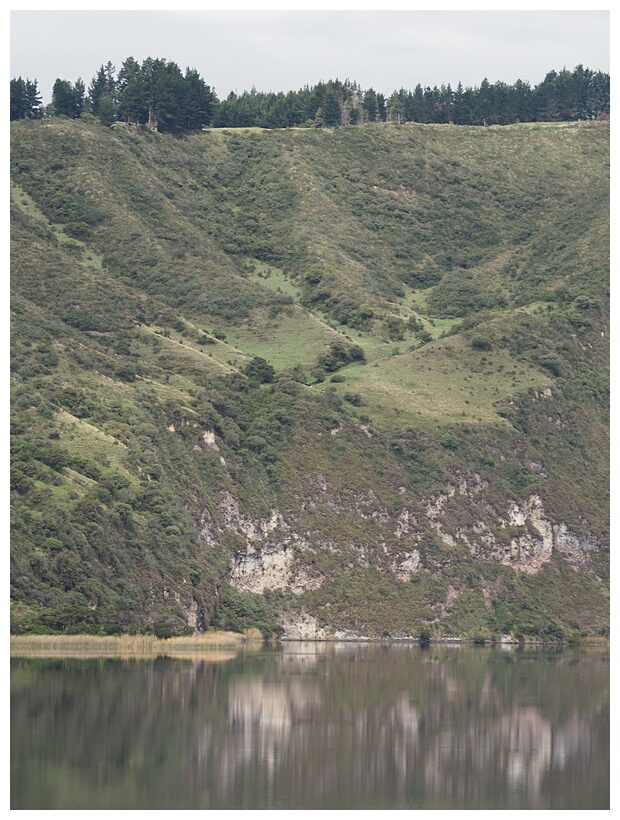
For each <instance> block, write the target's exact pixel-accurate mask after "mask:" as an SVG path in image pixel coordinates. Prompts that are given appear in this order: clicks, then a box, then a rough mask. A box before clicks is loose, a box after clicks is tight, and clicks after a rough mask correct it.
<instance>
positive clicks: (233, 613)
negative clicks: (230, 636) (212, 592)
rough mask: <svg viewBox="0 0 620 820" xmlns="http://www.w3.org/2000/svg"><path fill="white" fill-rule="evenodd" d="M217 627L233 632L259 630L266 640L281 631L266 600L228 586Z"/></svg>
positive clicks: (225, 590)
mask: <svg viewBox="0 0 620 820" xmlns="http://www.w3.org/2000/svg"><path fill="white" fill-rule="evenodd" d="M215 626H217V627H218V628H219V629H226V630H230V631H232V632H243V631H244V630H245V629H251V628H254V629H259V630H260V631H261V632H262V633H263V635H264V636H265V637H266V638H267V637H270V636H272V635H275V634H278V632H279V631H280V630H279V627H278V623H277V621H276V619H275V617H274V614H273V612H272V611H271V607H270V605H269V602H268V600H267V599H266V598H264V597H263V596H262V595H252V594H250V593H244V592H238V591H237V590H236V589H234V588H233V587H230V586H228V585H226V586H224V587H223V588H222V592H221V597H220V601H219V604H218V607H217V615H216V618H215Z"/></svg>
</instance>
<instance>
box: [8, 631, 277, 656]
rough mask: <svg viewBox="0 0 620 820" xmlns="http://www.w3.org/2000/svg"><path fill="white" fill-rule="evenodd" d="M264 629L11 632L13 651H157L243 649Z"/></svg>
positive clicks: (124, 653) (257, 640) (258, 638)
mask: <svg viewBox="0 0 620 820" xmlns="http://www.w3.org/2000/svg"><path fill="white" fill-rule="evenodd" d="M262 641H263V638H262V636H261V634H260V632H259V631H258V630H256V629H248V630H246V631H245V632H244V633H243V634H240V633H238V632H203V633H201V634H199V635H190V636H187V637H182V638H157V637H155V636H154V635H11V654H23V653H28V654H31V653H32V654H35V653H36V654H66V653H71V654H73V653H78V654H80V655H81V654H84V655H86V654H88V655H93V654H94V655H122V656H132V655H146V656H148V655H157V654H166V655H170V654H175V655H180V654H184V653H186V652H187V653H196V652H201V651H212V650H214V649H228V648H229V649H240V648H242V647H245V646H248V645H253V646H256V645H259V644H261V643H262Z"/></svg>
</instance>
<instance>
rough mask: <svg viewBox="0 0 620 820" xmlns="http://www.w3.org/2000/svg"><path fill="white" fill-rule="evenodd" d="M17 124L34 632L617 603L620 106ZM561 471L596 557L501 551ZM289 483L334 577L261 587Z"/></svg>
mask: <svg viewBox="0 0 620 820" xmlns="http://www.w3.org/2000/svg"><path fill="white" fill-rule="evenodd" d="M12 139H13V142H12V155H11V159H12V191H11V193H12V199H11V216H12V253H13V257H12V283H13V303H12V333H13V336H12V362H11V368H12V378H13V383H12V418H11V434H12V438H11V455H12V465H11V487H12V502H13V513H12V524H13V546H12V574H11V591H12V621H13V629H14V630H15V631H17V632H49V631H58V632H93V633H115V632H126V631H145V630H146V631H151V632H154V633H155V634H157V635H160V636H166V635H173V634H176V635H181V634H185V633H190V632H192V631H193V630H194V629H195V628H197V629H205V628H207V627H209V626H217V627H220V628H223V629H234V630H243V629H246V628H250V627H253V626H257V627H259V628H260V629H261V630H262V631H263V632H264V633H265V634H268V633H271V632H274V631H277V629H278V621H279V618H280V617H281V615H282V613H284V612H288V613H289V614H291V613H292V614H293V615H294V614H295V612H298V611H299V612H309V613H311V614H313V615H314V616H315V617H316V618H317V619H318V623H320V624H324V625H326V626H329V627H332V628H334V629H350V630H352V631H353V632H357V633H358V634H359V633H364V634H373V635H382V634H384V633H386V634H387V633H389V634H394V635H396V634H411V635H419V634H432V635H442V634H454V633H458V634H462V635H469V636H470V637H473V636H483V637H491V636H493V635H496V634H498V633H500V632H504V633H505V632H511V633H513V634H515V635H519V634H520V635H528V636H534V637H539V638H540V637H547V638H554V637H555V638H557V637H570V636H576V635H579V634H595V633H600V632H604V631H605V630H606V629H607V628H608V626H607V625H608V597H607V593H606V589H607V586H608V532H607V514H608V497H607V493H606V489H607V486H608V481H607V458H606V452H607V441H608V409H607V396H608V378H607V376H608V361H607V335H608V290H607V286H608V250H607V249H608V225H609V218H608V204H607V202H608V201H607V195H608V190H607V181H606V180H607V160H608V124H607V123H598V122H597V123H577V124H558V125H548V124H533V125H520V126H508V127H504V128H501V129H499V128H490V129H482V128H480V129H476V128H472V129H460V128H456V127H447V126H419V125H418V126H416V125H406V126H400V127H398V126H391V125H387V124H386V125H380V124H376V125H369V126H367V127H365V128H355V129H353V128H351V129H343V130H341V131H338V132H336V133H333V134H330V133H325V132H313V131H303V132H301V131H288V132H284V131H280V132H275V133H274V132H271V133H266V132H254V131H243V130H238V131H230V132H226V131H212V132H205V133H203V134H200V135H194V136H191V137H186V138H183V139H179V138H175V137H173V136H169V135H164V134H157V133H153V132H151V131H148V130H140V129H133V128H127V127H123V126H121V125H117V126H115V127H114V128H112V129H103V128H101V127H100V126H98V125H95V124H89V123H85V122H70V121H68V120H57V119H51V120H43V121H22V122H17V123H14V124H13V126H12ZM592 180H596V181H597V182H596V185H593V184H592ZM543 395H544V400H543V399H542V398H541V396H543ZM474 475H477V476H479V477H480V479H481V480H482V481H484V482H485V483H486V485H487V489H486V490H485V503H486V504H487V506H488V508H489V509H488V510H487V512H484V510H482V509H481V508H480V509H479V508H476V507H475V506H474V500H472V498H469V497H468V496H467V495H464V496H460V495H458V494H457V495H455V496H454V497H453V498H451V499H450V500H449V502H448V505H447V507H446V511H445V521H446V526H448V525H449V527H450V528H451V529H450V531H451V532H455V533H457V532H460V533H462V534H463V535H466V536H467V538H468V539H469V543H470V544H472V545H474V544H477V545H478V546H477V547H476V549H478V550H479V554H477V555H476V554H474V551H473V547H472V548H471V549H468V548H467V547H466V546H465V543H464V542H459V541H458V540H457V541H456V542H455V544H454V545H452V546H450V545H449V543H447V541H446V539H443V540H442V538H441V537H440V533H438V531H437V530H436V529H434V528H433V526H432V525H431V523H430V521H429V519H428V518H427V516H426V513H425V510H426V508H427V505H428V503H430V502H429V500H432V499H434V498H438V497H439V495H440V494H441V493H445V492H446V486H447V485H449V484H454V483H455V482H456V483H458V481H459V480H462V478H463V477H467V478H468V480H470V482H471V480H472V476H474ZM533 496H538V497H540V498H541V499H542V500H543V502H544V509H545V512H546V514H547V516H548V517H549V519H550V520H551V521H553V522H555V523H556V524H558V525H559V524H560V522H561V523H562V524H564V525H565V526H566V527H567V528H568V529H569V530H570V531H571V532H573V533H578V534H579V533H581V534H583V536H584V537H587V538H588V539H589V542H590V543H595V544H596V545H597V547H596V549H595V550H594V551H593V552H592V553H591V555H590V557H589V559H588V563H587V565H585V566H584V567H583V568H582V569H581V570H579V571H577V570H576V569H575V568H574V567H573V566H569V565H568V564H567V563H566V560H565V558H564V557H562V556H561V555H559V554H558V555H555V556H554V558H553V560H552V561H551V562H550V563H548V564H546V565H545V566H544V568H543V569H542V570H541V571H540V572H538V573H537V574H534V575H528V574H524V573H522V572H519V571H517V570H515V569H514V568H513V567H512V566H507V565H503V564H500V563H498V562H497V560H495V559H492V558H490V557H489V556H486V557H485V555H484V554H483V552H484V549H483V548H484V544H483V543H482V542H481V541H480V539H479V535H478V534H477V531H476V527H477V526H478V525H479V519H480V520H484V521H486V525H488V526H489V527H491V528H495V529H494V532H495V536H496V537H497V538H507V539H508V540H509V538H510V527H508V528H503V529H502V528H501V527H500V528H499V529H498V522H497V516H498V515H499V514H500V513H502V514H505V511H506V509H507V507H508V505H509V504H511V503H513V504H517V505H524V504H525V503H527V501H528V499H530V498H532V497H533ZM230 499H233V500H234V503H235V504H237V505H238V508H237V511H236V512H235V507H234V504H233V506H231V501H230ZM403 504H406V506H407V509H408V510H410V512H411V521H412V522H413V521H415V523H412V524H411V528H410V531H409V532H408V533H406V534H405V536H404V538H403V539H400V540H399V539H397V538H395V537H394V534H393V531H392V530H393V525H390V526H388V524H387V523H386V522H388V521H390V520H394V519H395V518H396V517H397V516H398V515H399V514H400V511H401V510H402V509H403ZM273 510H278V511H280V513H281V515H282V516H283V520H284V521H286V522H289V523H288V525H287V526H289V528H290V527H293V528H294V529H295V531H296V532H297V533H298V534H299V535H300V539H299V540H298V541H297V542H296V545H293V547H292V550H293V553H294V556H293V567H294V568H296V571H297V572H298V574H300V577H301V576H303V577H305V578H309V579H310V582H309V583H306V585H305V587H304V589H305V591H303V592H301V593H300V590H297V593H298V594H293V593H292V592H290V591H289V590H287V589H280V590H278V589H275V590H269V591H267V592H265V594H263V595H256V594H251V593H249V592H247V591H243V590H242V589H239V590H238V589H233V588H232V587H231V586H230V585H229V581H230V580H231V578H230V571H231V566H233V564H234V563H235V561H237V559H238V558H239V556H242V555H244V554H245V553H246V551H247V549H248V541H247V538H246V537H245V535H244V532H245V531H246V530H248V531H249V528H251V527H250V524H251V523H252V522H254V524H256V522H261V521H263V522H264V521H268V520H269V519H270V516H271V515H272V511H273ZM494 515H495V520H494ZM485 516H486V517H485ZM233 519H234V520H233ZM231 522H232V523H231ZM279 526H280V525H279ZM390 527H391V529H390ZM244 528H245V529H244ZM278 533H279V531H278V530H277V529H276V530H275V534H274V538H275V539H276V540H277V538H280V541H282V540H284V541H286V538H287V537H288V536H287V534H286V531H284V530H283V531H282V532H281V533H280V534H278ZM477 539H478V540H477ZM274 543H275V542H274ZM303 544H305V545H306V546H305V547H304V546H303ZM414 547H415V548H416V550H417V551H418V552H419V554H420V561H421V567H422V569H421V570H420V571H417V572H414V573H413V574H411V577H410V578H408V579H407V580H403V579H402V578H400V577H398V575H397V574H395V573H394V570H393V565H394V562H395V561H398V560H402V559H403V556H404V555H405V554H409V553H408V552H407V551H409V552H410V551H411V549H413V548H414ZM480 550H482V552H480ZM299 593H300V594H299Z"/></svg>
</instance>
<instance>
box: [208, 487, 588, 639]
mask: <svg viewBox="0 0 620 820" xmlns="http://www.w3.org/2000/svg"><path fill="white" fill-rule="evenodd" d="M314 487H315V492H314V493H312V492H311V493H309V495H308V496H307V497H306V498H304V499H300V503H299V506H298V507H297V509H288V510H285V511H283V510H280V509H277V508H273V509H272V510H271V511H270V513H269V515H268V516H265V517H262V518H256V519H252V518H249V517H247V516H244V515H243V514H242V512H241V511H240V509H239V503H238V501H237V500H236V499H235V498H234V497H233V495H232V494H231V493H229V492H224V493H222V494H221V496H220V499H219V502H218V509H219V523H218V524H217V525H215V524H214V523H213V521H206V520H205V519H203V522H202V530H201V537H202V539H203V541H204V542H205V543H206V544H207V545H208V546H209V547H210V548H216V547H217V545H218V544H219V543H220V540H221V537H222V535H223V534H224V533H225V532H228V533H233V534H234V535H235V536H236V538H237V543H238V547H237V548H236V550H235V551H234V554H233V556H232V558H231V563H230V568H229V574H228V580H229V583H230V584H231V586H233V587H234V588H236V589H237V590H239V591H242V592H248V593H264V592H266V591H273V590H279V591H282V592H291V593H293V594H294V595H296V596H302V595H303V594H304V593H307V592H309V591H313V590H320V589H321V587H322V586H323V584H324V583H325V581H326V574H325V573H324V572H321V571H320V569H317V566H316V557H317V556H319V555H325V554H327V555H331V556H339V557H340V558H342V556H346V563H347V565H348V567H349V568H352V567H354V566H357V567H360V568H368V567H371V568H374V569H378V571H379V572H381V573H383V574H391V575H392V576H393V577H394V578H395V579H397V580H398V581H400V582H408V581H411V579H412V577H413V576H416V575H426V576H430V577H433V576H436V577H441V574H442V572H443V571H445V569H446V568H447V567H450V566H451V565H454V564H456V563H458V561H459V556H460V555H462V551H463V550H466V551H467V553H468V554H469V555H470V556H471V557H472V558H473V559H475V560H476V561H481V562H487V563H491V564H499V565H502V566H505V567H509V568H511V569H513V570H515V571H517V572H518V573H523V574H524V575H529V576H533V575H536V574H538V573H540V572H541V570H542V569H543V568H544V567H545V566H546V565H548V564H549V563H551V562H553V561H554V559H555V558H556V556H561V558H562V559H563V560H564V561H565V562H566V563H567V564H568V565H569V566H570V567H572V568H573V569H574V570H576V571H588V570H589V569H590V563H591V558H592V556H593V555H595V554H596V552H597V550H598V549H599V548H600V541H599V539H597V538H596V537H595V536H593V535H592V534H591V533H589V532H588V530H587V525H586V522H584V529H583V530H582V531H581V532H579V533H576V532H573V531H572V530H571V529H570V528H569V527H568V525H567V524H566V523H565V522H562V521H559V522H555V521H553V520H552V519H550V517H549V516H547V514H546V512H545V507H544V503H543V500H542V499H541V497H540V496H539V495H537V494H533V495H531V496H530V497H529V498H528V499H527V500H526V501H524V502H521V503H518V502H516V501H508V502H507V503H506V505H505V506H504V507H503V508H500V509H498V508H497V507H496V501H495V500H494V499H492V498H491V497H490V495H491V489H492V488H490V487H489V483H488V482H487V481H486V480H484V479H483V478H482V477H481V476H480V475H479V474H477V473H473V474H472V475H470V476H463V475H458V476H455V478H454V481H453V482H451V483H449V484H447V485H446V487H445V489H444V491H443V492H441V493H438V494H437V495H434V496H432V497H429V498H427V499H423V500H422V501H420V500H419V499H416V498H415V497H412V496H411V494H410V493H408V492H407V490H406V489H405V488H404V487H402V488H400V490H401V491H400V493H399V504H398V507H397V508H395V509H388V508H387V507H384V506H382V505H381V504H380V502H379V500H378V498H377V496H376V494H375V493H374V491H373V489H372V488H368V490H367V491H366V492H363V493H357V494H355V495H353V496H351V497H350V498H349V499H348V501H347V502H345V501H343V497H342V494H341V493H338V492H337V491H336V489H335V488H333V487H330V486H329V484H328V482H327V480H326V478H325V477H324V476H323V475H320V474H319V475H317V476H316V479H315V481H314ZM455 505H458V511H457V515H456V516H455V515H454V511H453V509H452V508H453V507H454V506H455ZM319 507H320V508H322V509H323V510H326V511H328V513H329V515H328V516H327V518H326V520H325V521H324V525H323V527H322V529H321V530H316V529H315V530H309V529H304V528H303V521H304V511H305V510H306V509H307V508H312V509H314V510H316V509H317V508H319ZM345 515H346V516H351V517H355V518H357V519H360V520H361V521H363V522H369V523H370V522H372V525H373V529H372V532H370V531H369V533H368V536H369V537H368V538H367V539H366V540H365V539H364V538H363V537H362V538H359V537H356V538H352V539H350V540H345V539H342V538H340V539H334V538H333V536H331V537H330V523H329V522H330V520H333V521H335V517H338V516H345ZM330 516H331V519H330ZM436 539H439V541H440V542H441V543H442V544H443V545H444V546H445V548H446V551H445V552H443V553H441V554H440V555H438V554H437V551H436V550H430V549H429V548H428V544H429V542H433V541H436ZM459 594H460V590H459V589H458V585H457V587H456V588H455V587H454V586H452V585H450V586H448V588H447V591H446V596H445V599H444V601H443V603H441V605H440V608H439V612H440V614H441V613H444V614H445V613H446V612H448V611H449V610H450V608H451V606H452V604H453V602H454V600H455V599H456V598H457V597H458V595H459ZM484 594H485V596H486V597H487V599H488V593H487V592H486V591H485V593H484ZM487 602H488V601H487ZM280 622H281V627H282V630H283V635H284V637H286V638H288V639H306V638H307V639H317V640H321V639H332V638H333V639H337V638H340V639H347V638H352V637H355V636H357V637H372V633H371V634H370V635H368V636H364V635H361V634H360V632H359V631H356V630H355V629H338V628H334V627H332V626H329V625H325V624H322V623H321V622H320V620H319V619H318V618H317V616H316V615H315V614H312V613H311V612H309V611H308V610H307V609H306V608H304V607H302V610H300V611H298V612H297V614H291V613H288V614H287V612H286V610H285V611H283V612H282V613H281V616H280Z"/></svg>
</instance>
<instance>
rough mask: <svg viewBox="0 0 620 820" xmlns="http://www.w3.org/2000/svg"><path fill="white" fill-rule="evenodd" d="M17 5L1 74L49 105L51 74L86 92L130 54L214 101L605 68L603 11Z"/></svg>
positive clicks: (534, 79)
mask: <svg viewBox="0 0 620 820" xmlns="http://www.w3.org/2000/svg"><path fill="white" fill-rule="evenodd" d="M12 5H13V6H16V5H18V4H17V3H13V4H12ZM23 5H24V8H22V9H18V10H12V11H11V14H10V23H11V27H10V40H11V42H10V45H11V48H10V71H11V77H17V76H22V77H24V78H29V79H31V80H32V79H36V80H37V81H38V84H39V90H40V91H41V93H42V95H43V101H44V102H49V101H50V98H51V89H52V85H53V83H54V80H55V79H56V78H57V77H60V78H61V79H67V80H71V82H75V80H77V78H78V77H82V79H83V80H84V82H85V83H86V87H87V88H88V85H89V83H90V80H91V79H92V77H93V75H94V74H95V72H96V71H97V69H98V68H99V66H100V65H102V64H105V63H107V61H108V60H111V61H112V62H113V63H114V65H115V66H116V68H117V70H118V69H120V67H121V64H122V63H123V61H124V60H125V59H126V58H127V57H130V56H131V57H134V58H135V59H137V60H138V61H142V60H143V59H145V58H146V57H163V58H165V59H167V60H174V61H175V62H176V63H178V64H179V66H180V67H181V69H183V70H184V69H185V68H186V67H188V66H189V67H191V68H196V69H197V70H198V72H199V73H200V74H201V75H202V77H203V78H204V80H205V82H206V83H207V84H208V85H210V86H211V87H212V88H214V89H215V91H216V92H217V94H218V96H219V97H220V99H223V98H225V97H226V96H227V95H228V93H229V92H230V91H231V90H235V91H238V92H242V91H244V90H250V89H251V88H252V86H255V87H256V89H257V90H258V91H288V90H291V89H292V90H297V89H299V88H301V87H303V86H304V85H314V84H315V83H317V82H318V81H319V80H329V79H336V78H338V79H340V80H345V79H347V78H349V79H351V80H356V81H357V82H359V83H360V85H361V86H362V87H363V88H369V87H373V88H375V90H377V91H381V92H383V93H384V94H386V95H387V94H390V93H391V92H392V91H394V90H395V89H398V88H401V87H404V88H407V89H412V88H414V87H415V85H416V84H417V83H421V84H422V85H423V86H426V85H430V86H434V85H441V84H446V85H447V84H448V83H450V84H451V85H452V86H456V85H457V83H458V82H459V81H461V82H462V83H463V85H465V86H476V85H479V84H480V82H481V81H482V79H484V78H485V77H486V78H487V79H488V80H489V81H490V82H495V81H497V80H503V81H504V82H507V83H514V82H515V80H517V79H522V80H527V81H529V82H530V83H531V84H532V85H534V84H536V83H539V82H540V81H541V80H543V79H544V77H545V74H546V73H547V72H548V71H550V70H551V69H555V70H558V71H559V70H561V69H562V68H564V67H566V68H568V69H570V70H572V69H573V68H574V67H575V66H576V65H578V64H579V63H582V64H583V65H584V66H586V67H588V68H591V69H594V70H602V71H607V72H609V70H610V66H609V55H610V31H609V23H610V20H609V12H608V11H572V10H557V11H522V10H519V11H515V10H512V11H506V10H500V9H499V8H497V6H496V7H495V8H491V9H490V10H486V11H467V10H462V11H448V10H443V11H424V10H409V11H403V10H394V11H362V10H349V11H344V10H343V11H325V10H319V9H318V8H317V7H316V6H317V5H320V4H315V8H314V9H313V10H312V11H299V10H291V8H290V6H291V4H290V3H289V4H288V5H289V9H288V10H279V11H275V10H273V11H262V10H257V9H256V7H255V6H254V7H253V10H238V11H230V10H228V11H217V10H208V11H205V10H203V11H194V10H186V11H169V10H168V11H157V10H154V9H147V10H142V11H117V10H110V11H90V10H85V9H84V8H83V6H84V5H85V4H82V9H81V10H75V11H68V10H67V11H45V10H44V11H41V10H25V4H23ZM42 5H44V4H42V3H39V7H40V6H42ZM71 5H72V4H71V3H67V4H66V7H67V8H70V7H71ZM132 5H133V6H134V7H136V6H139V5H140V4H135V3H134V4H132ZM183 5H184V6H185V7H188V8H189V6H190V5H191V4H183ZM201 5H202V7H203V8H204V7H205V4H204V3H203V4H201ZM278 5H280V4H278V3H277V2H274V3H272V4H271V8H277V6H278ZM394 5H398V4H394ZM409 5H410V6H411V5H412V4H409ZM458 5H459V4H458V3H453V4H452V7H453V8H454V7H455V6H458ZM553 5H554V4H553V3H549V4H547V7H551V6H553ZM229 6H230V4H229ZM484 6H485V4H484V3H479V4H478V8H483V7H484ZM111 8H114V4H112V5H111Z"/></svg>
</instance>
